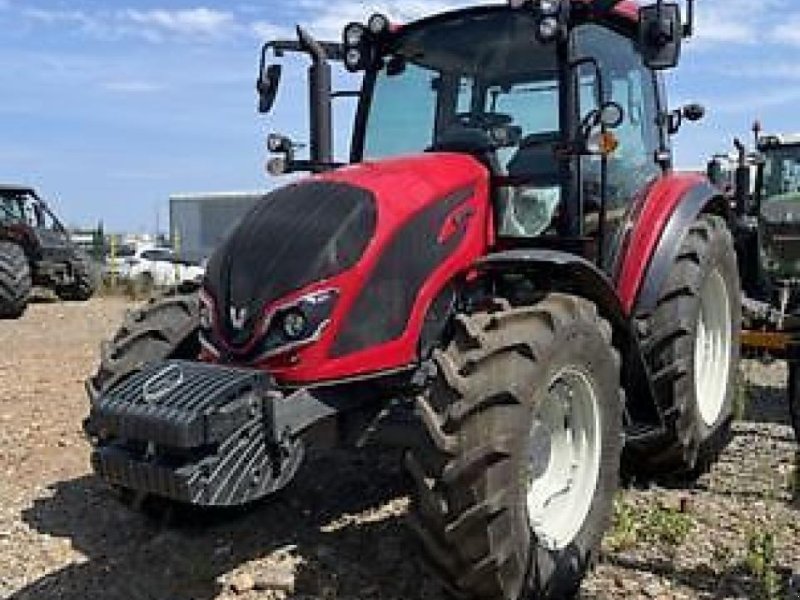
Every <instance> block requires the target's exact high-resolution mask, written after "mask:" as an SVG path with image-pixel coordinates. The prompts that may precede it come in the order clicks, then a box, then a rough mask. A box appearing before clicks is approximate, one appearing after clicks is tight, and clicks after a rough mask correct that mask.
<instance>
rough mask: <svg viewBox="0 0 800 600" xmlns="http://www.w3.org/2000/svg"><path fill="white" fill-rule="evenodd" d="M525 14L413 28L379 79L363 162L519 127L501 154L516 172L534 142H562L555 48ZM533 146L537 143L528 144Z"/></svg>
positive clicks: (474, 15)
mask: <svg viewBox="0 0 800 600" xmlns="http://www.w3.org/2000/svg"><path fill="white" fill-rule="evenodd" d="M534 31H535V20H534V18H533V16H532V15H529V14H528V13H525V12H522V11H513V12H509V11H470V12H468V13H462V14H457V15H455V16H452V17H449V18H447V19H444V20H441V21H434V22H432V23H425V22H423V23H422V24H420V25H417V26H411V27H410V28H409V30H408V31H407V32H406V33H404V34H402V35H400V36H399V38H398V39H397V40H396V41H395V43H394V44H393V47H392V52H391V53H390V55H389V56H388V57H387V59H386V61H385V63H386V64H385V66H384V67H383V68H382V69H381V70H380V71H379V72H378V73H377V75H376V79H375V85H374V90H373V93H372V97H371V105H370V107H369V116H368V119H367V123H366V132H365V140H364V158H367V159H376V158H385V157H390V156H397V155H402V154H412V153H418V152H422V151H424V150H426V149H430V148H431V147H432V146H435V145H436V144H437V142H438V141H439V140H441V138H443V137H447V136H448V135H452V134H453V133H454V131H457V130H463V129H465V128H471V129H492V128H498V127H499V128H505V129H510V128H513V129H514V131H513V133H514V138H516V143H515V144H508V145H506V147H505V148H504V149H503V151H502V152H501V153H500V154H501V156H500V160H501V162H502V163H503V165H502V166H503V167H505V168H509V167H510V163H511V161H512V159H513V157H514V156H515V150H514V146H516V149H517V150H518V149H519V148H520V147H522V146H524V145H526V144H525V143H524V142H525V140H526V138H530V136H543V135H544V136H547V137H550V138H552V137H557V136H558V131H559V129H560V128H559V101H558V89H559V87H558V69H557V60H556V50H555V45H553V44H550V45H547V46H545V45H542V44H540V43H539V42H537V41H536V37H535V35H534ZM527 141H528V142H530V141H531V140H530V139H528V140H527Z"/></svg>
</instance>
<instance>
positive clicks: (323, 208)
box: [203, 153, 489, 363]
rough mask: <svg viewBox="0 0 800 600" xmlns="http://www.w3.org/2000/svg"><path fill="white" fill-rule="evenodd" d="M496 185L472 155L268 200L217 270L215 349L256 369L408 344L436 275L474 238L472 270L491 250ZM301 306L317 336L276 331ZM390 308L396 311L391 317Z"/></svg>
mask: <svg viewBox="0 0 800 600" xmlns="http://www.w3.org/2000/svg"><path fill="white" fill-rule="evenodd" d="M488 178H489V177H488V171H487V170H486V169H485V168H484V167H483V166H482V165H481V164H480V163H479V162H478V161H476V160H475V159H473V158H471V157H469V156H464V155H457V154H433V153H431V154H424V155H420V156H416V157H409V158H403V159H393V160H385V161H379V162H373V163H364V164H359V165H355V166H350V167H345V168H342V169H339V170H336V171H332V172H329V173H325V174H323V175H319V176H314V177H310V178H308V179H306V180H303V181H300V182H298V183H295V184H292V185H289V186H286V187H283V188H281V189H278V190H276V191H274V192H271V193H269V194H267V195H265V196H264V197H263V198H262V199H261V200H260V201H259V202H258V203H257V204H256V205H255V206H254V207H253V208H252V210H251V211H250V212H249V213H248V214H246V215H245V217H244V218H243V219H242V221H241V223H240V224H239V225H238V226H237V227H235V228H234V229H233V231H232V232H231V234H230V235H229V236H228V238H227V239H226V241H225V242H224V243H223V244H222V245H221V246H220V247H219V248H218V249H217V251H216V252H215V253H214V255H213V256H212V257H211V259H210V261H209V264H208V267H207V269H206V277H205V282H204V293H203V296H204V298H205V299H204V303H205V305H206V306H208V307H210V309H209V310H210V313H211V314H212V315H213V316H212V317H211V318H210V319H209V320H211V319H213V324H212V325H213V327H211V326H209V329H210V331H209V332H208V335H206V336H205V339H206V341H207V342H209V344H208V345H210V346H212V347H213V349H215V350H217V351H219V354H220V355H222V356H223V357H225V359H226V360H228V361H232V362H242V363H253V362H258V361H259V360H262V359H264V357H269V356H275V355H276V353H280V352H281V349H282V348H287V347H290V346H291V347H292V348H297V347H298V346H301V345H302V343H300V342H311V341H314V342H320V343H319V344H317V346H323V347H324V348H326V349H327V348H330V349H331V352H332V353H335V354H337V355H338V356H344V355H346V354H350V353H352V352H356V351H358V350H359V349H361V348H363V347H365V346H368V345H371V346H375V345H376V344H378V343H381V342H388V341H391V340H393V339H396V338H397V337H398V336H401V335H403V334H404V332H406V329H407V325H408V323H409V319H410V313H411V312H412V310H413V309H414V308H415V304H416V302H417V299H418V298H419V297H421V296H420V294H421V293H422V289H423V287H424V286H425V285H426V282H427V280H428V278H429V277H430V276H431V274H432V273H434V272H435V271H436V270H437V269H440V268H442V267H443V265H445V266H446V265H447V264H448V262H449V263H453V265H455V262H454V259H452V258H451V257H452V256H453V254H454V252H455V251H456V248H458V247H460V246H462V245H463V244H464V243H465V240H469V244H470V245H469V248H470V252H471V254H470V256H469V257H467V256H466V255H465V256H464V260H465V261H467V262H468V264H471V263H472V261H473V260H474V259H475V258H476V257H477V255H478V254H479V253H480V252H482V251H483V248H485V243H486V232H487V227H486V224H487V222H488V217H487V211H488V208H484V206H486V207H488ZM459 211H461V212H464V213H465V215H464V216H462V215H460V214H459ZM473 217H474V218H473ZM468 229H469V232H470V233H469V235H468V234H467V230H468ZM472 254H474V256H472ZM452 268H455V266H453V267H452ZM426 292H427V290H426ZM425 301H426V302H427V301H429V299H426V300H425ZM298 302H300V303H301V304H302V306H300V307H299V308H300V310H299V312H301V313H305V316H306V317H308V318H309V321H310V323H311V326H312V328H313V335H311V336H308V337H307V338H306V337H302V338H300V339H295V340H294V341H292V340H291V337H290V336H289V335H288V334H286V336H285V337H284V338H283V339H281V336H283V335H284V333H285V331H286V329H281V327H280V326H277V325H276V323H278V322H280V323H284V321H285V317H286V313H287V312H292V311H293V310H294V309H295V308H296V307H297V303H298ZM387 302H392V303H394V304H396V305H397V306H396V308H395V309H394V310H388V311H387V310H386V306H387V304H386V303H387ZM378 305H380V306H378ZM334 308H335V309H336V310H337V311H338V310H341V311H347V312H348V313H349V312H352V313H353V314H352V315H351V314H339V312H334ZM308 313H310V315H309V314H308ZM301 324H302V323H300V325H301ZM298 327H299V325H298ZM275 329H277V331H273V330H275ZM323 334H324V335H323ZM290 342H291V343H290ZM326 344H327V345H326Z"/></svg>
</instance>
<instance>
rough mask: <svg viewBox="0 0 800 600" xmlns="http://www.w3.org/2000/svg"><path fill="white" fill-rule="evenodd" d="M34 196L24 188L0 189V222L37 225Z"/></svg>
mask: <svg viewBox="0 0 800 600" xmlns="http://www.w3.org/2000/svg"><path fill="white" fill-rule="evenodd" d="M35 206H36V197H35V196H34V195H33V194H31V193H30V192H28V191H26V190H0V223H19V222H22V223H27V224H28V225H31V226H34V227H35V226H37V225H38V217H37V213H36V210H35Z"/></svg>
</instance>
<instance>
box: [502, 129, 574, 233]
mask: <svg viewBox="0 0 800 600" xmlns="http://www.w3.org/2000/svg"><path fill="white" fill-rule="evenodd" d="M557 142H558V134H557V133H536V134H531V135H528V136H526V137H525V138H524V139H523V140H522V141H521V142H520V145H519V149H518V150H517V152H516V153H515V154H514V156H512V157H511V159H510V160H509V161H508V165H507V167H506V168H507V171H508V176H509V177H511V178H512V180H519V181H517V182H515V183H516V185H514V186H513V187H508V188H506V189H507V193H506V194H504V195H501V196H498V198H497V201H498V203H499V205H498V209H499V210H498V213H499V215H500V227H501V233H502V234H504V235H511V236H520V237H536V236H539V235H541V234H542V233H544V232H545V231H547V230H548V229H549V228H550V226H551V224H552V221H553V219H554V218H555V216H556V213H557V211H558V206H559V204H560V201H561V192H560V185H559V184H560V177H559V162H558V159H557V158H556V155H555V151H554V150H555V144H556V143H557Z"/></svg>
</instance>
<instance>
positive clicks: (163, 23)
mask: <svg viewBox="0 0 800 600" xmlns="http://www.w3.org/2000/svg"><path fill="white" fill-rule="evenodd" d="M117 17H118V19H120V20H122V21H128V22H130V23H132V24H136V25H140V26H142V27H145V28H152V29H155V30H160V31H162V32H164V33H174V34H178V35H182V36H191V37H194V36H210V37H221V36H224V35H226V34H227V33H229V32H231V31H232V30H233V29H234V28H235V26H236V18H235V17H234V15H233V13H230V12H227V11H220V10H214V9H210V8H205V7H200V8H189V9H184V10H165V9H155V10H147V11H141V10H135V9H126V10H123V11H120V12H118V13H117Z"/></svg>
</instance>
